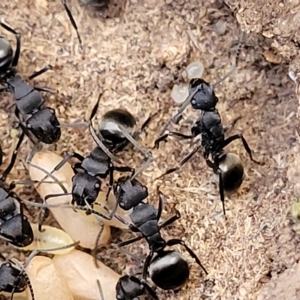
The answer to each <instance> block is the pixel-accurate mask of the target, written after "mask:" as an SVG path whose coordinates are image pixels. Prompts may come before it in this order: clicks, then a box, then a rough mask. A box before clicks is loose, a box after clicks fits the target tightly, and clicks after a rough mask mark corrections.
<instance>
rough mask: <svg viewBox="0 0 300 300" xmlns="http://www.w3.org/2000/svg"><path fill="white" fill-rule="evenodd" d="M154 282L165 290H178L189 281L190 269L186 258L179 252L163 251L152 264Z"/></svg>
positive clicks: (151, 272)
mask: <svg viewBox="0 0 300 300" xmlns="http://www.w3.org/2000/svg"><path fill="white" fill-rule="evenodd" d="M149 274H150V277H151V279H152V281H153V282H154V283H155V284H156V285H157V286H158V287H160V288H161V289H163V290H178V289H180V288H181V287H182V286H183V285H184V284H185V283H186V282H187V280H188V279H189V274H190V268H189V265H188V263H187V261H186V260H185V258H184V257H183V256H182V255H181V254H180V253H179V252H177V251H163V252H161V253H159V254H157V255H156V256H155V257H154V258H153V260H152V261H151V263H150V266H149Z"/></svg>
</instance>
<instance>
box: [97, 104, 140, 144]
mask: <svg viewBox="0 0 300 300" xmlns="http://www.w3.org/2000/svg"><path fill="white" fill-rule="evenodd" d="M135 125H136V121H135V118H134V117H133V115H132V114H131V113H130V112H128V111H127V110H124V109H113V110H110V111H108V112H106V113H105V114H104V115H103V116H102V118H101V119H100V121H99V132H100V133H101V135H102V136H103V138H104V142H105V144H106V145H107V147H109V148H110V147H113V146H116V145H118V144H120V143H122V142H124V141H127V139H126V137H125V136H124V134H123V132H122V131H123V130H126V131H127V132H128V133H129V134H130V135H132V134H133V131H134V127H135Z"/></svg>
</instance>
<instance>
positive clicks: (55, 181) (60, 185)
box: [28, 162, 68, 194]
mask: <svg viewBox="0 0 300 300" xmlns="http://www.w3.org/2000/svg"><path fill="white" fill-rule="evenodd" d="M28 164H29V165H30V166H31V167H33V168H36V169H38V170H40V171H42V172H44V173H45V174H46V175H47V176H46V177H50V178H51V179H53V182H52V183H56V184H58V185H59V187H60V188H61V189H62V190H63V192H64V193H66V194H67V193H68V191H67V189H66V188H65V186H64V185H63V184H62V182H61V181H60V180H58V178H57V177H55V176H54V175H53V174H52V173H50V172H48V171H47V170H45V169H44V168H42V167H40V166H38V165H35V164H33V163H31V162H28ZM46 177H44V178H43V179H42V180H41V181H39V182H38V184H37V186H36V188H38V187H39V186H40V184H41V183H49V182H47V181H44V179H46Z"/></svg>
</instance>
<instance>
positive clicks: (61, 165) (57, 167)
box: [29, 152, 84, 192]
mask: <svg viewBox="0 0 300 300" xmlns="http://www.w3.org/2000/svg"><path fill="white" fill-rule="evenodd" d="M72 157H75V158H77V159H78V160H80V161H83V160H84V157H83V156H81V155H80V154H78V153H76V152H72V153H69V154H67V155H66V156H65V157H64V158H63V159H62V160H61V162H60V163H59V164H58V165H56V166H55V167H54V169H53V170H52V171H51V172H50V173H49V172H47V171H46V170H44V169H42V168H39V167H38V166H36V165H34V164H32V163H29V164H30V165H31V166H33V167H35V168H37V169H39V170H41V171H43V172H44V173H46V176H45V177H43V178H42V180H41V181H40V183H39V184H38V185H37V187H36V188H38V187H39V186H40V184H41V183H43V182H44V180H45V179H46V178H48V177H49V176H51V175H52V174H53V173H54V172H56V171H58V170H60V169H61V168H62V167H63V166H64V165H65V164H66V163H67V161H68V160H69V159H70V158H72ZM53 177H54V176H53ZM53 177H52V176H51V178H52V179H54V178H55V177H54V178H53ZM62 189H63V190H64V192H67V191H66V189H65V187H63V188H62Z"/></svg>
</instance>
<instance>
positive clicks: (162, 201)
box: [156, 186, 165, 222]
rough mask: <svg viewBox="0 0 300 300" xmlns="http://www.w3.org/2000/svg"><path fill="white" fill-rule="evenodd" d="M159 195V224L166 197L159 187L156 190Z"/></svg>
mask: <svg viewBox="0 0 300 300" xmlns="http://www.w3.org/2000/svg"><path fill="white" fill-rule="evenodd" d="M156 190H157V194H158V209H157V222H158V221H159V220H160V217H161V213H162V211H163V208H164V202H165V197H164V195H163V193H162V192H161V191H160V190H159V186H158V187H157V188H156Z"/></svg>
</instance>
